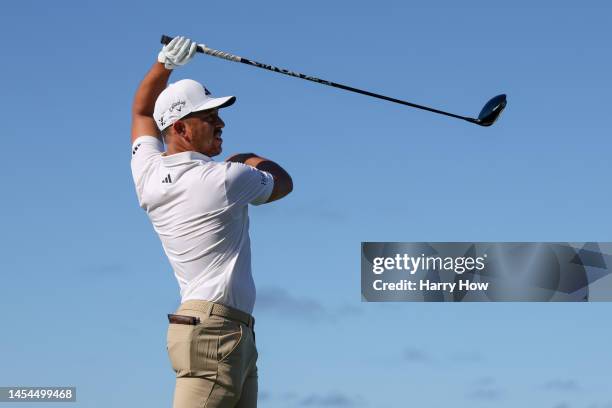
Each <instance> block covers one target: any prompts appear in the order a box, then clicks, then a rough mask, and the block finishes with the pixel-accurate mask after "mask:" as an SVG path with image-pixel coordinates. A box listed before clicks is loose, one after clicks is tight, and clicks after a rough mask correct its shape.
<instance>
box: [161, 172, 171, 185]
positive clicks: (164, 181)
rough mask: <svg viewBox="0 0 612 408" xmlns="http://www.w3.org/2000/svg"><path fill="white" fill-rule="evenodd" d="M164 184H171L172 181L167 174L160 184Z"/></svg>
mask: <svg viewBox="0 0 612 408" xmlns="http://www.w3.org/2000/svg"><path fill="white" fill-rule="evenodd" d="M164 183H172V179H171V178H170V175H169V174H168V175H167V176H166V178H165V179H163V180H162V184H164Z"/></svg>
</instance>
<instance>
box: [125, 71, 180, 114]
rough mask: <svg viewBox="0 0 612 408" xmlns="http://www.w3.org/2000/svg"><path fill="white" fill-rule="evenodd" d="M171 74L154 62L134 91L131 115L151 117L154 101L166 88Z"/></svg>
mask: <svg viewBox="0 0 612 408" xmlns="http://www.w3.org/2000/svg"><path fill="white" fill-rule="evenodd" d="M171 73H172V70H170V69H166V68H165V67H164V64H161V63H159V62H156V63H155V64H154V65H153V67H151V69H150V70H149V72H147V75H146V76H145V77H144V79H143V80H142V82H140V85H139V86H138V89H137V90H136V95H135V96H134V104H133V105H132V114H133V115H142V116H150V117H153V110H154V108H155V101H156V100H157V97H158V96H159V94H160V93H161V92H162V91H163V90H164V89H165V88H166V85H167V84H168V78H170V74H171Z"/></svg>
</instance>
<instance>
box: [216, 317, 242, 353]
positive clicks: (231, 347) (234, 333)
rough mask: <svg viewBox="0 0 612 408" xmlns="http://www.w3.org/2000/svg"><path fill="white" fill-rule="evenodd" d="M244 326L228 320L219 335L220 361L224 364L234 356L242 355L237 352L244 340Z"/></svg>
mask: <svg viewBox="0 0 612 408" xmlns="http://www.w3.org/2000/svg"><path fill="white" fill-rule="evenodd" d="M243 334H244V333H243V330H242V325H241V324H240V323H238V322H234V321H230V320H226V321H225V324H224V325H223V328H222V329H221V331H220V333H219V350H218V357H217V358H218V361H219V362H224V361H227V360H228V359H230V358H231V357H232V356H233V355H234V354H240V353H239V352H238V351H237V350H238V348H239V346H240V343H241V342H242V338H243Z"/></svg>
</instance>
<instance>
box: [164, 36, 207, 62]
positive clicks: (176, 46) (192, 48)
mask: <svg viewBox="0 0 612 408" xmlns="http://www.w3.org/2000/svg"><path fill="white" fill-rule="evenodd" d="M197 46H198V45H197V44H196V43H195V42H193V41H191V40H190V39H189V38H185V37H174V38H173V39H172V41H170V42H169V43H168V44H167V45H164V47H163V48H162V50H161V51H160V52H159V54H158V55H157V61H159V62H161V63H162V64H164V66H165V67H166V69H174V68H176V67H178V66H180V65H185V64H186V63H187V62H189V60H190V59H191V58H192V57H193V54H195V52H196V48H197Z"/></svg>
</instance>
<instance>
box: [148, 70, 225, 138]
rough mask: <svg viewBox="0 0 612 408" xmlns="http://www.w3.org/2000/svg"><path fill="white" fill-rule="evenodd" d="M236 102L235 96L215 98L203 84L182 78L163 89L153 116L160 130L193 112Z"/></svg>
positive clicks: (156, 102)
mask: <svg viewBox="0 0 612 408" xmlns="http://www.w3.org/2000/svg"><path fill="white" fill-rule="evenodd" d="M234 102H236V97H235V96H222V97H220V98H213V96H212V94H211V93H210V92H209V91H208V89H206V88H205V87H204V86H202V84H200V83H199V82H197V81H194V80H193V79H181V80H180V81H177V82H174V83H172V84H170V85H168V87H167V88H166V89H164V90H163V91H162V93H161V94H159V96H158V97H157V100H156V101H155V109H154V111H153V118H154V119H155V123H157V127H158V128H159V130H164V129H165V128H167V127H168V126H170V125H172V124H173V123H174V122H176V121H177V120H179V119H180V118H182V117H184V116H187V115H189V114H190V113H191V112H198V111H203V110H207V109H214V108H225V107H227V106H230V105H232V104H233V103H234Z"/></svg>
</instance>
